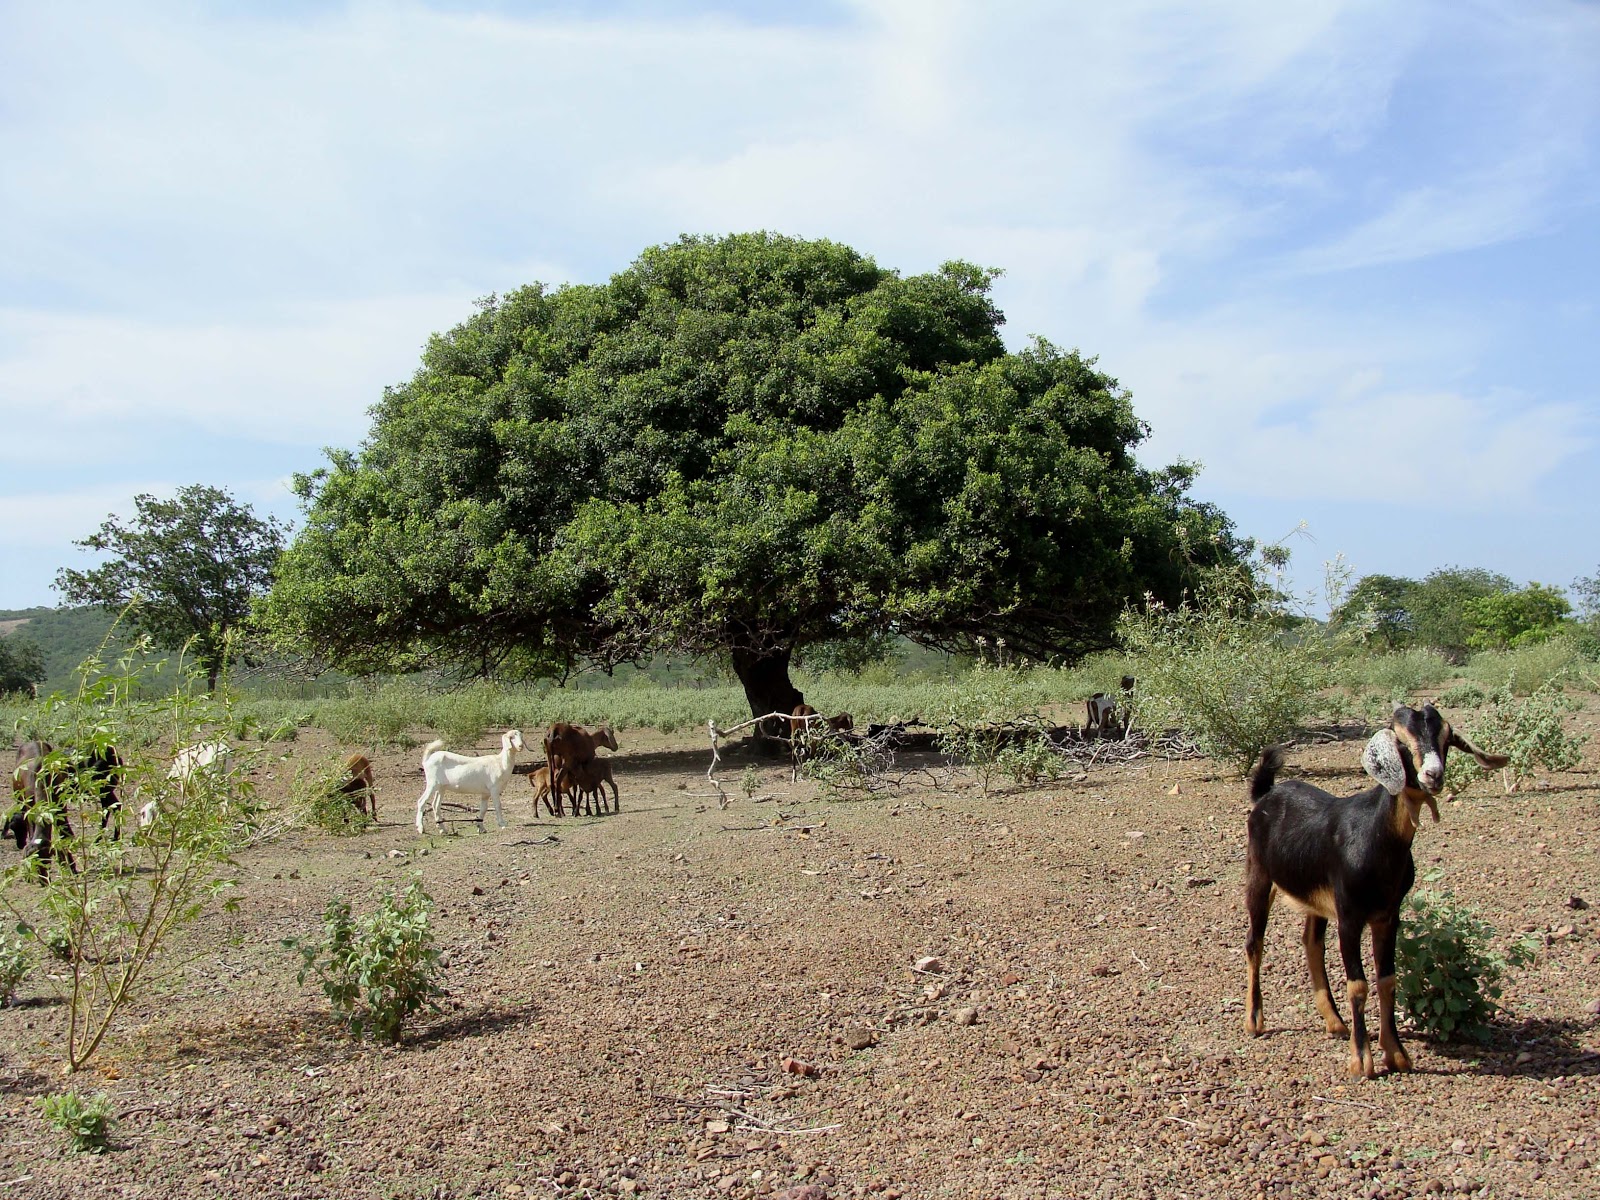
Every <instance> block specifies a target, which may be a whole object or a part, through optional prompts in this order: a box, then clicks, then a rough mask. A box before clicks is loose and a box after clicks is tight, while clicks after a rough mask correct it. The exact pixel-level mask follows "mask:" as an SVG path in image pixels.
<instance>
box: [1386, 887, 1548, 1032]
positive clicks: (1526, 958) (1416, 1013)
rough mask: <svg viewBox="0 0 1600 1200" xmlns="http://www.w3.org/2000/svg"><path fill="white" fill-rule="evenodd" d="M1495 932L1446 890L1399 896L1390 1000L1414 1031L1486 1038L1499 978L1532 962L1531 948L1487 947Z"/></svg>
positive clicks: (1499, 988) (1496, 1003)
mask: <svg viewBox="0 0 1600 1200" xmlns="http://www.w3.org/2000/svg"><path fill="white" fill-rule="evenodd" d="M1493 938H1494V929H1493V928H1492V927H1491V926H1490V925H1489V924H1488V923H1487V922H1486V921H1484V920H1483V919H1482V918H1480V917H1479V916H1478V915H1477V914H1476V913H1475V912H1473V910H1472V909H1470V908H1468V907H1467V906H1465V905H1463V904H1460V903H1459V902H1457V901H1456V899H1455V898H1454V897H1453V896H1451V895H1450V894H1449V893H1448V892H1434V891H1429V890H1427V889H1423V890H1420V891H1414V892H1412V893H1411V894H1410V895H1409V896H1407V897H1406V901H1405V906H1404V908H1403V909H1402V912H1401V920H1400V934H1399V938H1398V939H1397V945H1396V950H1395V968H1396V975H1397V976H1398V978H1397V980H1396V985H1395V1001H1396V1003H1397V1004H1398V1005H1399V1007H1401V1008H1403V1009H1404V1010H1405V1011H1406V1013H1407V1014H1408V1015H1409V1016H1410V1018H1411V1021H1412V1023H1413V1024H1414V1025H1416V1026H1417V1028H1419V1029H1421V1030H1423V1031H1424V1032H1426V1033H1429V1034H1432V1035H1433V1036H1435V1037H1439V1038H1444V1039H1446V1040H1451V1039H1456V1038H1471V1039H1473V1040H1475V1041H1482V1040H1484V1039H1485V1038H1486V1037H1487V1036H1488V1032H1489V1022H1490V1021H1491V1020H1492V1019H1493V1018H1494V1016H1495V1014H1496V1013H1497V1012H1498V1011H1499V1009H1500V997H1501V995H1502V994H1503V992H1504V990H1505V982H1506V978H1507V976H1508V974H1509V972H1510V971H1511V969H1512V968H1514V967H1521V966H1525V965H1526V964H1527V963H1529V962H1532V961H1533V947H1532V945H1531V944H1529V943H1528V942H1526V941H1516V942H1513V943H1512V944H1511V945H1510V947H1509V948H1508V949H1507V950H1506V951H1505V953H1503V954H1502V953H1498V952H1496V951H1495V950H1494V949H1493V947H1492V940H1493Z"/></svg>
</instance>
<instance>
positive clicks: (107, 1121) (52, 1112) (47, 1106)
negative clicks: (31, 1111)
mask: <svg viewBox="0 0 1600 1200" xmlns="http://www.w3.org/2000/svg"><path fill="white" fill-rule="evenodd" d="M38 1104H39V1112H40V1113H41V1114H42V1115H43V1117H44V1120H45V1124H47V1125H49V1126H50V1128H51V1129H54V1130H55V1131H56V1132H57V1133H64V1134H66V1136H67V1141H68V1145H69V1148H70V1149H71V1150H72V1152H73V1153H74V1154H104V1153H105V1152H106V1150H107V1148H108V1144H107V1141H106V1139H107V1138H108V1137H109V1136H110V1133H111V1101H110V1100H109V1099H107V1098H106V1096H105V1094H104V1093H103V1092H99V1093H96V1094H95V1095H93V1096H90V1097H89V1098H88V1099H84V1098H83V1097H82V1096H80V1095H78V1093H77V1092H62V1093H60V1094H59V1095H55V1096H40V1097H39V1100H38Z"/></svg>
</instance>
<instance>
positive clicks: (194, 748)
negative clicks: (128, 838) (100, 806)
mask: <svg viewBox="0 0 1600 1200" xmlns="http://www.w3.org/2000/svg"><path fill="white" fill-rule="evenodd" d="M232 764H233V747H232V746H230V745H228V743H227V742H223V741H215V742H195V743H194V744H193V745H189V746H183V747H180V748H179V749H178V751H177V752H176V753H174V754H173V756H172V765H171V766H170V767H168V768H167V782H169V783H175V784H177V785H178V795H177V798H178V799H180V800H181V799H183V798H185V797H187V796H188V794H189V792H190V791H191V790H193V788H194V786H195V784H196V782H197V780H199V779H201V778H203V777H206V776H211V775H225V774H227V772H228V769H229V768H230V767H231V766H232ZM163 799H164V797H160V796H158V797H157V798H156V799H154V800H151V801H148V802H147V803H145V804H144V805H143V806H142V807H141V808H140V809H139V828H141V829H148V828H149V827H150V826H151V825H154V824H155V820H156V813H157V812H158V810H159V809H160V806H161V802H162V800H163Z"/></svg>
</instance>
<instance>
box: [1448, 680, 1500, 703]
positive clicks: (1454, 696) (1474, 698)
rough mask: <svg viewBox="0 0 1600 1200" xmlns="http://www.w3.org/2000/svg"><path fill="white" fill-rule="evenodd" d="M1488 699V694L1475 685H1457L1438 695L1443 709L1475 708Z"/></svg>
mask: <svg viewBox="0 0 1600 1200" xmlns="http://www.w3.org/2000/svg"><path fill="white" fill-rule="evenodd" d="M1488 698H1489V693H1488V692H1486V691H1484V690H1483V689H1482V688H1481V687H1479V686H1478V685H1477V684H1475V683H1458V684H1456V685H1455V686H1454V687H1452V688H1446V689H1445V690H1444V691H1442V692H1440V693H1439V704H1440V705H1441V706H1442V707H1444V708H1477V707H1479V706H1480V705H1481V704H1483V702H1484V701H1485V700H1487V699H1488Z"/></svg>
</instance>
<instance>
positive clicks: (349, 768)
mask: <svg viewBox="0 0 1600 1200" xmlns="http://www.w3.org/2000/svg"><path fill="white" fill-rule="evenodd" d="M339 794H340V795H342V796H345V797H347V798H348V799H349V801H350V803H352V804H354V805H355V806H356V811H357V812H360V813H364V814H366V815H367V816H368V817H371V818H372V820H373V821H376V820H377V819H378V787H377V784H376V783H374V782H373V778H372V761H371V760H370V759H369V758H368V757H367V756H366V755H365V754H352V755H351V756H350V757H349V758H347V759H345V760H344V782H342V783H341V784H339Z"/></svg>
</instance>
